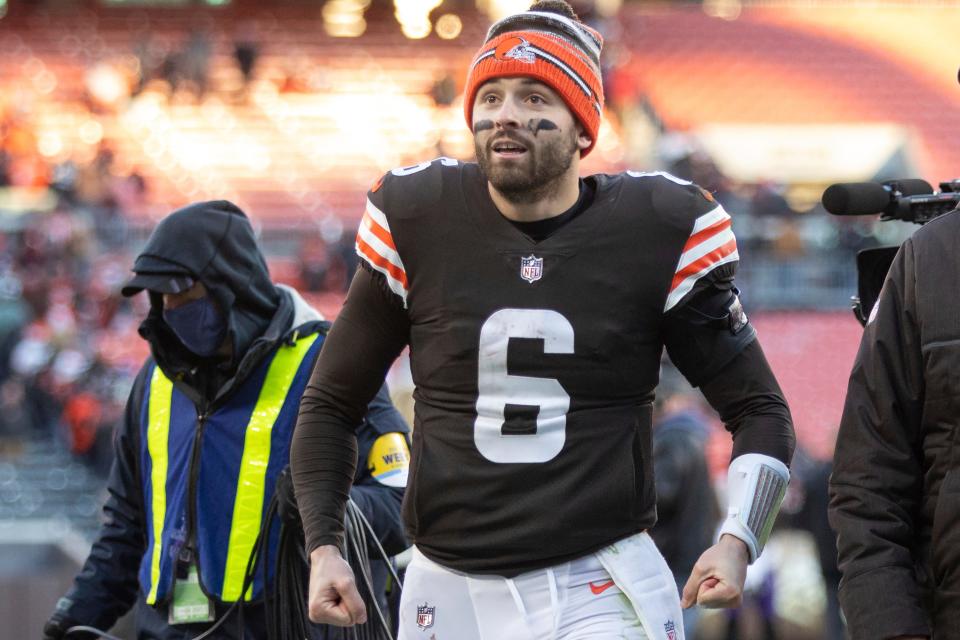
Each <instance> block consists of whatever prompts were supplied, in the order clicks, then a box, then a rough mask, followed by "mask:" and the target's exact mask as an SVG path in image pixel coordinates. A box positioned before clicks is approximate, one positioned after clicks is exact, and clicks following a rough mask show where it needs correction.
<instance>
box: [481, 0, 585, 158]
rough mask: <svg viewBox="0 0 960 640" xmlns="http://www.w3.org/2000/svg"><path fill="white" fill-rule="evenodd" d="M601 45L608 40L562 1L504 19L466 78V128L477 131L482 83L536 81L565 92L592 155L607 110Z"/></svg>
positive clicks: (493, 29)
mask: <svg viewBox="0 0 960 640" xmlns="http://www.w3.org/2000/svg"><path fill="white" fill-rule="evenodd" d="M558 11H564V13H565V14H561V13H559V12H558ZM569 16H573V17H569ZM602 47H603V37H602V36H601V35H600V34H599V33H597V32H596V31H595V30H593V29H591V28H590V27H588V26H587V25H585V24H583V23H582V22H580V21H579V20H577V19H576V14H575V13H573V9H571V8H570V6H569V5H567V4H566V2H563V1H562V0H546V1H544V2H538V3H536V4H534V5H533V6H532V7H531V8H530V10H528V11H524V12H523V13H517V14H514V15H512V16H507V17H506V18H504V19H502V20H500V21H499V22H497V23H495V24H494V25H493V26H492V27H490V30H489V31H488V32H487V37H486V40H485V41H484V43H483V45H482V46H481V47H480V50H479V51H478V52H477V55H476V56H474V58H473V62H472V63H471V65H470V71H469V73H468V74H467V83H466V88H465V93H464V97H463V110H464V114H465V115H466V117H467V126H468V127H470V128H471V129H472V128H473V101H474V99H475V98H476V95H477V91H478V90H479V89H480V87H481V85H483V83H485V82H487V81H488V80H492V79H494V78H505V77H511V76H523V77H529V78H535V79H537V80H539V81H540V82H543V83H544V84H546V85H548V86H550V87H551V88H552V89H553V90H554V91H556V92H557V93H558V94H560V97H562V98H563V101H564V102H565V103H566V104H567V107H569V108H570V110H571V111H572V112H573V114H574V116H575V117H576V118H577V120H579V121H580V123H581V124H582V125H583V128H584V130H585V132H586V133H587V135H589V136H590V139H591V140H592V142H591V143H590V146H589V147H587V148H586V149H584V150H583V151H582V152H581V156H585V155H587V154H588V153H590V151H591V150H592V149H593V146H594V145H595V144H596V143H597V131H598V130H599V129H600V114H601V113H602V111H603V84H602V82H601V80H600V49H601V48H602Z"/></svg>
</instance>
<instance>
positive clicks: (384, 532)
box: [350, 384, 409, 557]
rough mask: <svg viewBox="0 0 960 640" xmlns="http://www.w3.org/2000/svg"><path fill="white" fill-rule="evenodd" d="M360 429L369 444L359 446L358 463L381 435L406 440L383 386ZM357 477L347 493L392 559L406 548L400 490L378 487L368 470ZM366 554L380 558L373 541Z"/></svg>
mask: <svg viewBox="0 0 960 640" xmlns="http://www.w3.org/2000/svg"><path fill="white" fill-rule="evenodd" d="M360 428H361V429H362V430H366V431H368V432H369V435H368V437H367V438H365V440H366V441H367V442H368V443H369V444H367V445H366V446H362V445H361V446H360V451H359V453H360V460H366V459H367V456H368V455H369V450H370V445H371V444H372V443H373V442H374V441H375V439H376V438H378V437H379V436H381V435H383V434H387V433H400V434H403V437H404V439H405V440H408V436H407V434H408V433H409V428H408V427H407V423H406V421H404V419H403V417H402V416H401V415H400V412H399V411H397V409H396V407H394V406H393V402H391V401H390V393H389V390H388V388H387V385H386V384H384V385H383V386H382V387H380V391H378V392H377V395H376V396H375V397H374V399H373V401H371V402H370V405H369V408H368V411H367V415H366V417H365V418H364V423H363V425H362V426H361V427H360ZM408 445H409V440H408ZM357 476H358V478H357V480H356V481H355V482H354V484H353V487H352V488H351V489H350V499H351V500H353V501H354V503H356V505H357V506H358V507H359V508H360V512H361V513H362V514H363V516H364V517H365V518H366V519H367V521H368V522H369V523H370V526H371V527H372V528H373V531H374V533H375V534H376V536H377V539H378V540H379V541H380V544H381V545H382V546H383V549H384V551H386V553H387V554H388V555H391V556H392V555H396V554H398V553H400V552H401V551H403V550H404V549H406V548H407V547H408V546H409V544H408V543H407V539H406V536H405V535H404V533H403V523H402V521H401V519H400V504H401V502H403V488H402V487H390V486H387V485H385V484H381V483H380V482H379V481H378V480H377V479H375V478H374V477H373V475H372V474H371V473H370V470H369V469H367V468H365V467H363V466H360V467H359V468H358V470H357ZM367 552H368V553H369V554H370V556H371V557H378V556H379V551H378V550H377V548H376V545H375V544H374V543H373V541H372V540H371V541H370V546H369V548H368V549H367Z"/></svg>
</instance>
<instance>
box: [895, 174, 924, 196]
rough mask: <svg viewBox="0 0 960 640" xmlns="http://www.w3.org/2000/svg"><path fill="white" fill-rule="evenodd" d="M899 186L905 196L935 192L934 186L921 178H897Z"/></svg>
mask: <svg viewBox="0 0 960 640" xmlns="http://www.w3.org/2000/svg"><path fill="white" fill-rule="evenodd" d="M895 182H896V185H897V188H898V189H899V191H900V193H902V194H903V195H905V196H925V195H927V194H930V193H933V187H932V186H930V183H929V182H927V181H926V180H923V179H921V178H906V179H904V180H896V181H895Z"/></svg>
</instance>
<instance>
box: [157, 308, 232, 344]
mask: <svg viewBox="0 0 960 640" xmlns="http://www.w3.org/2000/svg"><path fill="white" fill-rule="evenodd" d="M163 319H164V321H166V323H167V325H169V326H170V328H171V329H172V330H173V332H174V333H175V334H176V335H177V337H178V338H180V342H182V343H183V346H185V347H186V348H187V349H189V350H190V351H192V352H193V353H195V354H197V355H198V356H201V357H204V358H206V357H209V356H212V355H213V354H215V353H216V352H217V349H219V348H220V345H221V344H223V339H224V338H225V337H226V335H227V323H226V322H225V321H224V319H223V316H222V315H220V311H219V310H217V305H215V304H214V303H213V300H211V299H210V298H209V297H203V298H197V299H196V300H191V301H190V302H187V303H186V304H183V305H181V306H179V307H177V308H175V309H164V310H163Z"/></svg>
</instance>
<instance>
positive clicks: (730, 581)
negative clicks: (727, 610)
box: [680, 535, 750, 609]
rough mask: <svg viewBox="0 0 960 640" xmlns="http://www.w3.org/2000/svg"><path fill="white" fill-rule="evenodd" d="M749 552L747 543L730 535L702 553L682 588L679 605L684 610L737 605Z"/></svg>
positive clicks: (741, 594)
mask: <svg viewBox="0 0 960 640" xmlns="http://www.w3.org/2000/svg"><path fill="white" fill-rule="evenodd" d="M749 562H750V555H749V553H748V552H747V546H746V545H745V544H744V543H743V542H742V541H740V540H739V539H737V538H735V537H734V536H731V535H724V536H721V537H720V542H718V543H717V544H715V545H713V546H712V547H710V548H709V549H707V550H706V551H704V552H703V555H701V556H700V558H699V559H698V560H697V564H695V565H694V566H693V571H692V572H691V573H690V579H689V580H687V584H686V585H684V587H683V595H682V597H681V599H680V604H681V605H682V606H683V608H684V609H688V608H690V607H692V606H693V605H694V604H699V605H700V606H701V607H707V608H718V607H738V606H740V601H741V599H742V598H743V583H744V580H746V578H747V565H748V564H749Z"/></svg>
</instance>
